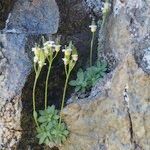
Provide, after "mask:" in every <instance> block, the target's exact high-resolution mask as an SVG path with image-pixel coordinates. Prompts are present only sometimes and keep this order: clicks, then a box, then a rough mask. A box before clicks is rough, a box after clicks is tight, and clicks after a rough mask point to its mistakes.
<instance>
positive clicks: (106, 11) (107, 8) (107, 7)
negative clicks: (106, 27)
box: [102, 2, 111, 14]
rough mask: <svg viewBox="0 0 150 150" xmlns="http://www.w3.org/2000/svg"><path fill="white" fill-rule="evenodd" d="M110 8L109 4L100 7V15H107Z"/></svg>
mask: <svg viewBox="0 0 150 150" xmlns="http://www.w3.org/2000/svg"><path fill="white" fill-rule="evenodd" d="M110 7H111V4H110V3H109V2H105V3H104V6H103V7H102V13H103V14H106V13H108V12H109V10H110Z"/></svg>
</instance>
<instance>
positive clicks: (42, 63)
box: [38, 61, 46, 68]
mask: <svg viewBox="0 0 150 150" xmlns="http://www.w3.org/2000/svg"><path fill="white" fill-rule="evenodd" d="M38 64H39V67H40V68H42V67H43V66H44V65H46V63H45V62H42V61H38Z"/></svg>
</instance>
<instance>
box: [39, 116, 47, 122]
mask: <svg viewBox="0 0 150 150" xmlns="http://www.w3.org/2000/svg"><path fill="white" fill-rule="evenodd" d="M46 120H47V119H46V118H45V117H44V116H40V117H39V118H38V122H40V123H43V122H46Z"/></svg>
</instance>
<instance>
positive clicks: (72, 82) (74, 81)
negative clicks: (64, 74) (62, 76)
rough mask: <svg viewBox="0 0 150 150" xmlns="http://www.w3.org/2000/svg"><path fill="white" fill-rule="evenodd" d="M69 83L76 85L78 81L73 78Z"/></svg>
mask: <svg viewBox="0 0 150 150" xmlns="http://www.w3.org/2000/svg"><path fill="white" fill-rule="evenodd" d="M69 85H71V86H76V85H77V81H76V80H72V81H70V82H69Z"/></svg>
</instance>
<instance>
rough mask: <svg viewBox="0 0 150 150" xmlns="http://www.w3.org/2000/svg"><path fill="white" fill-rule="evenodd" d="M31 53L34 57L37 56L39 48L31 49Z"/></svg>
mask: <svg viewBox="0 0 150 150" xmlns="http://www.w3.org/2000/svg"><path fill="white" fill-rule="evenodd" d="M32 52H34V55H35V56H37V55H38V52H39V48H37V47H33V48H32Z"/></svg>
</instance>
